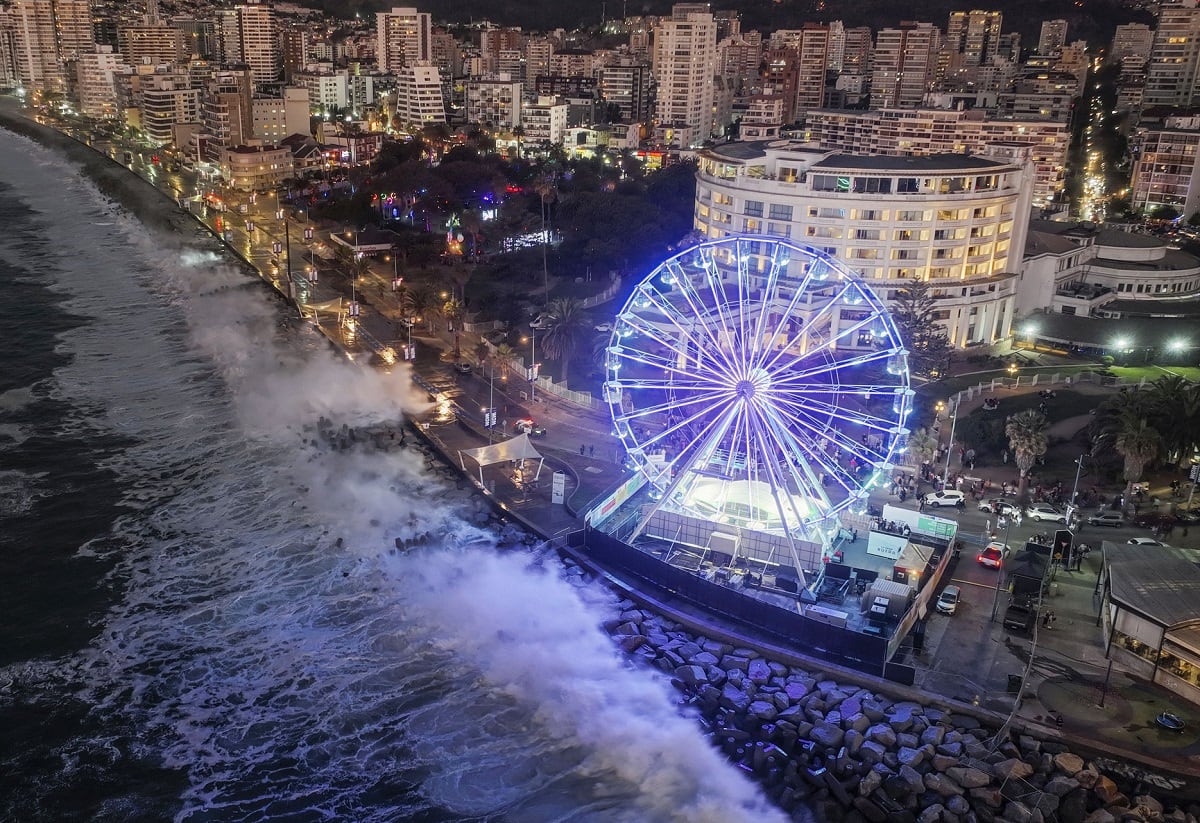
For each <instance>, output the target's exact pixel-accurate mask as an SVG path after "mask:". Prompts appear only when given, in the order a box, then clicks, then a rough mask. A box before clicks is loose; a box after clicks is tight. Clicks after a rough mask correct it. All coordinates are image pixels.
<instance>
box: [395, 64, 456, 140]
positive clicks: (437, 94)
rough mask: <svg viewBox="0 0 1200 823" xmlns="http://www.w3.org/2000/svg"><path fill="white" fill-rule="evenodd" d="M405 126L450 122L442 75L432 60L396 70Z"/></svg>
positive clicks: (398, 100) (398, 104)
mask: <svg viewBox="0 0 1200 823" xmlns="http://www.w3.org/2000/svg"><path fill="white" fill-rule="evenodd" d="M395 119H396V120H397V121H398V122H399V124H401V125H405V126H408V125H413V126H416V127H418V128H419V127H421V126H424V125H428V124H429V123H445V122H446V101H445V99H443V97H442V78H441V72H440V71H439V69H438V67H437V66H435V65H433V64H432V63H415V64H413V65H411V66H404V67H402V68H400V69H399V70H397V72H396V115H395Z"/></svg>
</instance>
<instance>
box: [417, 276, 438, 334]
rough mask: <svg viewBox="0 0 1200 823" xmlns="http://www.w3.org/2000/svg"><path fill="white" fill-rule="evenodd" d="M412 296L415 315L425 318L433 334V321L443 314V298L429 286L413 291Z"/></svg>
mask: <svg viewBox="0 0 1200 823" xmlns="http://www.w3.org/2000/svg"><path fill="white" fill-rule="evenodd" d="M411 295H412V307H413V314H415V315H417V316H418V317H422V318H424V319H425V322H426V323H427V324H428V327H429V331H430V332H432V331H433V321H434V320H435V319H436V318H437V317H438V316H439V315H440V314H441V307H442V301H441V298H440V297H438V294H437V292H435V291H434V290H433V289H432V288H430V287H429V286H422V287H420V288H417V289H413V290H412V292H411Z"/></svg>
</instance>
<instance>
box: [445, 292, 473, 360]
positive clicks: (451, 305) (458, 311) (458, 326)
mask: <svg viewBox="0 0 1200 823" xmlns="http://www.w3.org/2000/svg"><path fill="white" fill-rule="evenodd" d="M466 313H467V311H466V307H465V306H463V303H462V301H461V300H459V299H458V298H457V297H449V298H447V300H446V302H445V303H443V304H442V317H444V318H446V322H447V323H449V324H450V327H451V330H452V331H453V332H454V359H455V360H456V361H457V360H461V359H462V349H461V348H460V346H459V338H458V336H459V334H460V333H461V332H462V319H463V316H464V315H466Z"/></svg>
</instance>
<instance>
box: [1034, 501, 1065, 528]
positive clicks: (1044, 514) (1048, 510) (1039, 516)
mask: <svg viewBox="0 0 1200 823" xmlns="http://www.w3.org/2000/svg"><path fill="white" fill-rule="evenodd" d="M1026 515H1027V516H1028V517H1029V519H1030V520H1037V521H1038V522H1039V523H1040V522H1041V521H1043V520H1050V521H1053V522H1055V523H1066V522H1067V516H1066V515H1065V514H1063V513H1062V512H1060V511H1059V510H1058V509H1056V508H1054V507H1053V506H1047V505H1046V504H1045V503H1038V504H1037V505H1034V506H1030V507H1029V509H1028V511H1027V512H1026Z"/></svg>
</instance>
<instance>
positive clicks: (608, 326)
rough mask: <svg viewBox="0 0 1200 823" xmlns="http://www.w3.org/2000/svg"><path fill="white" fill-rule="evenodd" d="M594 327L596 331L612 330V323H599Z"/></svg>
mask: <svg viewBox="0 0 1200 823" xmlns="http://www.w3.org/2000/svg"><path fill="white" fill-rule="evenodd" d="M592 328H594V329H595V330H596V331H612V323H597V324H596V325H595V326H593V327H592Z"/></svg>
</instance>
